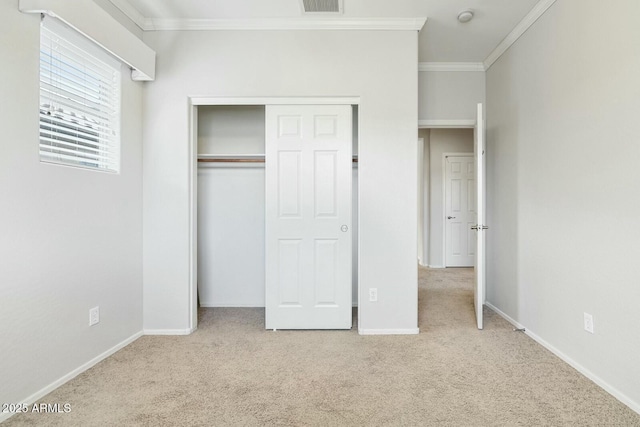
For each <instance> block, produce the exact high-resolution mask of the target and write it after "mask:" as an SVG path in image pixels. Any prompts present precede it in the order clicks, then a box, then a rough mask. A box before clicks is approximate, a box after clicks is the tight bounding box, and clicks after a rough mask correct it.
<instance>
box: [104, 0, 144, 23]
mask: <svg viewBox="0 0 640 427" xmlns="http://www.w3.org/2000/svg"><path fill="white" fill-rule="evenodd" d="M109 1H110V2H111V4H113V5H114V6H115V7H116V8H118V9H119V10H120V12H122V13H124V14H125V15H126V16H127V18H129V19H130V20H131V21H133V23H134V24H136V25H137V26H138V27H140V29H143V28H144V25H145V22H146V20H147V18H146V17H145V16H144V15H143V14H142V13H140V11H139V10H138V9H136V8H135V7H134V6H133V5H132V4H131V3H130V2H129V1H128V0H109Z"/></svg>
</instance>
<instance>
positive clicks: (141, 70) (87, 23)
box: [19, 0, 156, 81]
mask: <svg viewBox="0 0 640 427" xmlns="http://www.w3.org/2000/svg"><path fill="white" fill-rule="evenodd" d="M19 9H20V12H23V13H44V14H47V15H49V16H52V17H54V18H58V19H59V20H61V21H62V22H64V23H65V24H67V25H68V26H70V27H71V28H73V29H74V30H76V31H77V32H79V33H80V34H82V35H83V36H85V37H86V38H88V39H89V40H91V41H93V42H94V43H95V44H97V45H98V46H100V47H101V48H102V49H104V50H106V51H107V52H109V53H110V54H111V55H113V56H115V57H116V58H118V60H119V61H121V62H124V63H125V64H127V65H129V66H130V67H132V68H134V69H136V71H137V72H136V73H132V74H131V78H132V79H133V80H141V81H151V80H153V79H154V78H155V74H156V53H155V51H153V50H152V49H151V48H150V47H149V46H147V45H146V44H145V43H144V42H143V41H142V40H140V39H139V38H137V37H136V36H134V35H133V34H132V33H131V32H129V31H128V30H127V29H126V28H124V27H123V26H122V24H120V23H119V22H118V21H117V20H116V19H115V18H113V17H112V16H111V15H109V14H108V13H107V12H106V11H105V10H104V9H102V8H101V7H100V6H98V5H97V4H96V3H94V2H92V1H78V2H71V1H58V0H20V3H19Z"/></svg>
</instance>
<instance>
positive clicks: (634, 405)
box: [485, 302, 640, 414]
mask: <svg viewBox="0 0 640 427" xmlns="http://www.w3.org/2000/svg"><path fill="white" fill-rule="evenodd" d="M485 305H486V306H487V307H489V308H490V309H491V310H493V311H494V312H496V314H498V315H499V316H500V317H502V318H503V319H504V320H506V321H507V322H509V323H511V324H512V325H513V326H515V327H516V328H518V329H523V328H524V333H525V334H526V335H527V336H529V338H531V339H532V340H534V341H535V342H537V343H538V344H540V345H541V346H542V347H544V348H546V349H547V350H549V351H550V352H551V353H553V354H555V355H556V356H558V357H559V358H560V359H561V360H562V361H563V362H565V363H567V364H568V365H570V366H571V367H573V368H574V369H575V370H577V371H578V372H580V373H581V374H582V375H584V376H585V377H587V378H589V379H590V380H591V381H593V382H594V383H595V384H596V385H598V386H599V387H601V388H602V389H603V390H604V391H606V392H607V393H609V394H610V395H612V396H613V397H615V398H616V399H618V400H619V401H620V402H622V403H623V404H625V405H627V406H628V407H629V408H630V409H631V410H633V411H635V412H637V413H638V414H640V403H639V402H636V401H634V400H633V399H631V398H630V397H629V396H627V395H626V394H624V393H622V392H621V391H620V390H618V389H617V388H615V387H613V386H612V385H611V384H609V383H608V382H606V381H605V380H603V379H602V378H600V377H599V376H597V375H596V374H594V373H593V372H591V371H590V370H589V369H587V368H585V367H584V366H582V365H581V364H580V363H578V362H576V361H575V360H573V359H572V358H570V357H569V356H567V355H566V354H564V353H563V352H562V351H560V350H559V349H557V348H556V347H554V346H553V345H551V344H549V343H548V342H547V341H545V340H544V339H542V338H541V337H540V336H538V335H537V334H535V333H534V332H531V331H530V330H528V329H526V328H525V326H524V325H522V324H521V323H520V322H518V321H516V320H515V319H513V318H512V317H511V316H509V315H507V314H506V313H505V312H503V311H502V310H500V309H499V308H497V307H495V306H494V305H493V304H491V303H489V302H485Z"/></svg>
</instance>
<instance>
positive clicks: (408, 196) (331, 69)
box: [144, 31, 418, 330]
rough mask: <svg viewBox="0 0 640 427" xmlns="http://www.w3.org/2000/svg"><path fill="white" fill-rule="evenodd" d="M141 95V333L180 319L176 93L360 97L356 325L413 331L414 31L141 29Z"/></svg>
mask: <svg viewBox="0 0 640 427" xmlns="http://www.w3.org/2000/svg"><path fill="white" fill-rule="evenodd" d="M145 41H146V42H147V43H148V44H149V45H150V46H151V47H152V48H154V49H155V50H156V51H157V52H158V64H157V65H158V66H157V69H158V73H157V79H156V81H155V82H152V83H149V84H148V85H146V86H145V91H144V93H145V96H144V111H145V119H144V135H145V137H144V139H145V142H144V149H145V158H144V236H145V237H144V239H145V241H144V281H145V285H144V287H145V293H144V297H145V298H144V305H145V310H144V322H145V329H177V330H185V329H188V328H189V327H190V326H191V325H190V319H189V312H188V307H189V301H188V298H189V257H188V248H189V170H188V165H189V159H188V147H189V119H188V99H187V98H188V96H190V95H194V96H196V95H197V96H360V97H361V104H360V108H359V112H358V114H359V119H360V120H359V147H358V150H359V160H360V163H359V196H360V204H359V207H360V276H359V279H360V282H361V289H363V288H369V287H374V288H378V295H379V301H378V302H376V303H369V302H365V303H364V304H362V305H361V306H360V321H361V323H360V328H361V329H405V330H413V329H415V328H416V327H417V271H416V221H415V213H416V191H417V188H416V180H417V178H416V152H417V148H416V138H417V119H418V117H417V108H416V106H417V104H418V97H417V92H418V87H417V67H418V64H417V33H416V32H413V31H381V32H376V31H293V32H291V31H212V32H206V31H194V32H188V31H185V32H180V31H168V32H161V31H158V32H150V33H148V34H145Z"/></svg>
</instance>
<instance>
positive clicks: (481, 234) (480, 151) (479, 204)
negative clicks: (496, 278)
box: [472, 104, 488, 329]
mask: <svg viewBox="0 0 640 427" xmlns="http://www.w3.org/2000/svg"><path fill="white" fill-rule="evenodd" d="M473 145H474V150H473V151H474V157H475V163H476V214H477V220H476V224H475V225H474V226H473V227H472V228H473V229H474V230H475V233H476V260H475V276H476V277H475V279H476V283H475V289H474V298H473V300H474V305H475V308H476V321H477V323H478V329H482V328H483V318H482V308H483V306H484V302H485V250H484V249H485V235H486V230H487V229H488V227H487V226H485V225H484V223H485V198H486V194H485V193H486V192H485V175H486V173H485V165H486V163H485V129H484V111H483V106H482V104H478V109H477V118H476V127H475V132H474V144H473Z"/></svg>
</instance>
